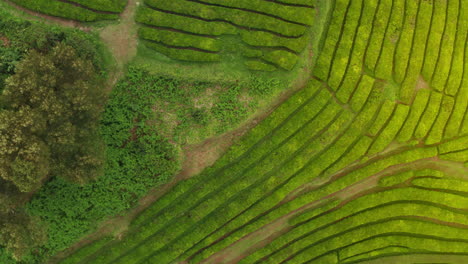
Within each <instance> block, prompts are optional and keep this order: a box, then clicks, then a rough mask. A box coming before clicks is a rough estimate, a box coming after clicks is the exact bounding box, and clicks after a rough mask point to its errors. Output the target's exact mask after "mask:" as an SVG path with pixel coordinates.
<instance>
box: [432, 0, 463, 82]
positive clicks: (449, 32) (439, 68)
mask: <svg viewBox="0 0 468 264" xmlns="http://www.w3.org/2000/svg"><path fill="white" fill-rule="evenodd" d="M447 5H448V6H447V17H448V19H450V20H452V19H453V20H455V21H451V22H450V23H447V24H446V27H445V28H444V34H443V35H442V43H441V45H440V52H439V58H438V60H437V65H436V67H435V69H434V74H433V75H432V80H431V87H432V88H434V89H436V90H437V91H444V90H445V89H446V87H445V86H446V85H447V79H448V77H449V74H450V69H451V68H452V67H451V66H452V56H453V48H454V41H455V37H456V35H457V32H456V30H457V21H456V19H457V18H460V19H463V18H462V17H460V16H459V12H460V7H459V2H458V1H449V2H447Z"/></svg>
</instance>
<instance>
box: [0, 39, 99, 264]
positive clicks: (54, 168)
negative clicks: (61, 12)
mask: <svg viewBox="0 0 468 264" xmlns="http://www.w3.org/2000/svg"><path fill="white" fill-rule="evenodd" d="M101 86H102V81H101V80H100V79H99V77H98V75H97V74H96V72H95V67H94V66H93V64H92V62H91V61H90V60H87V59H83V58H80V56H78V54H77V52H76V51H75V49H74V48H72V47H70V46H67V45H65V44H63V43H58V44H57V45H56V46H55V47H54V48H52V49H50V50H42V51H40V50H39V51H38V50H32V51H31V52H29V53H28V54H27V55H26V56H25V58H24V59H23V60H22V61H20V62H19V63H17V64H16V65H15V73H14V74H13V75H12V76H11V77H9V78H7V79H6V80H5V88H4V90H3V92H2V94H1V96H0V101H1V102H0V105H2V107H3V109H1V110H0V246H2V247H6V248H7V249H8V250H9V251H10V252H11V253H12V254H13V255H14V256H15V257H16V258H20V256H22V255H23V254H25V253H27V252H28V251H29V250H30V249H32V248H34V247H36V246H38V245H41V244H42V243H44V240H45V228H44V227H43V226H42V225H41V223H40V221H39V219H36V218H31V217H30V216H29V215H28V214H27V213H25V212H24V211H23V210H22V209H21V207H22V206H23V204H24V203H25V202H26V201H27V199H28V197H30V196H31V194H32V193H33V192H35V191H37V190H38V189H39V188H40V187H41V186H42V184H43V183H44V182H46V181H47V180H48V179H49V178H51V177H62V178H64V179H66V180H68V181H72V182H75V183H80V184H83V183H86V182H88V181H89V180H92V179H95V178H96V177H98V176H99V175H100V174H101V171H102V167H103V160H104V158H103V156H104V147H103V143H101V138H100V136H99V133H98V124H99V118H100V114H101V108H102V105H103V103H102V102H103V99H104V97H103V95H102V94H103V93H102V89H101Z"/></svg>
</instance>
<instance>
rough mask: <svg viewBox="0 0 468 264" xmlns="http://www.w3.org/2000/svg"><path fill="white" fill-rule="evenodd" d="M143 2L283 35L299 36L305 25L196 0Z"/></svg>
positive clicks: (169, 9)
mask: <svg viewBox="0 0 468 264" xmlns="http://www.w3.org/2000/svg"><path fill="white" fill-rule="evenodd" d="M145 3H146V4H148V5H149V6H150V7H154V8H157V9H162V10H166V11H171V12H175V13H178V14H185V15H189V16H197V17H200V18H202V19H204V20H221V21H229V22H231V23H233V24H235V25H237V26H242V27H252V28H257V29H265V30H269V31H273V32H277V33H279V34H282V35H285V36H291V37H299V36H301V35H302V34H304V32H305V30H306V27H305V26H301V25H297V24H293V23H289V22H285V21H282V20H278V19H275V18H273V17H270V16H266V15H262V14H257V13H247V12H244V11H242V10H237V9H230V10H229V9H226V8H223V7H218V6H209V5H205V4H202V3H198V2H191V1H186V0H177V1H171V2H167V1H163V0H146V1H145Z"/></svg>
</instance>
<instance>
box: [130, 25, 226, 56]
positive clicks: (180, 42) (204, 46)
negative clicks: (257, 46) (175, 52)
mask: <svg viewBox="0 0 468 264" xmlns="http://www.w3.org/2000/svg"><path fill="white" fill-rule="evenodd" d="M138 35H139V36H140V38H142V39H146V40H151V41H156V42H158V43H162V44H164V45H167V46H172V47H175V48H176V49H177V48H178V47H186V48H197V49H200V50H202V51H203V50H205V51H211V52H219V51H220V49H221V48H220V45H219V42H218V41H217V40H216V39H214V38H207V37H202V36H196V35H191V34H185V33H180V32H175V31H170V30H158V29H154V28H149V27H140V29H139V30H138Z"/></svg>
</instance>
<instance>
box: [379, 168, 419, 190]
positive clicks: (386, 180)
mask: <svg viewBox="0 0 468 264" xmlns="http://www.w3.org/2000/svg"><path fill="white" fill-rule="evenodd" d="M413 176H414V172H413V171H405V172H402V173H398V174H390V175H385V176H384V177H382V178H381V179H380V180H379V185H380V186H383V187H387V186H392V185H395V184H400V183H403V182H405V181H406V180H408V179H410V178H412V177H413Z"/></svg>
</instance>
